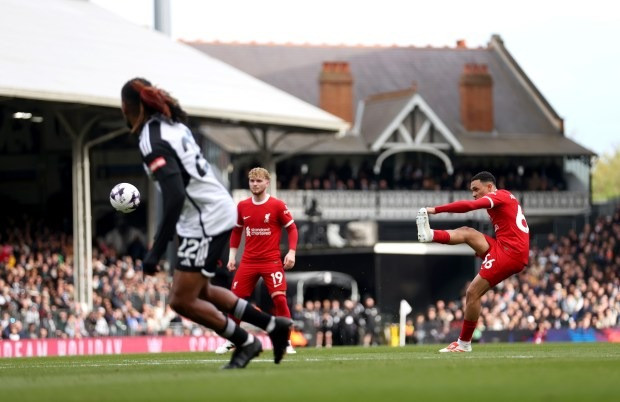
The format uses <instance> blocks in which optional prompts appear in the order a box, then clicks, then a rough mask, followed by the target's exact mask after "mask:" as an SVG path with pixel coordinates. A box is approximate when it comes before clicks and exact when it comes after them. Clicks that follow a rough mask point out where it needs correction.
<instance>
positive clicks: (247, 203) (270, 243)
mask: <svg viewBox="0 0 620 402" xmlns="http://www.w3.org/2000/svg"><path fill="white" fill-rule="evenodd" d="M293 223H294V220H293V216H292V215H291V212H290V211H289V210H288V207H287V206H286V204H285V203H284V202H283V201H282V200H279V199H277V198H275V197H272V196H271V195H267V198H266V199H265V200H264V201H262V202H260V203H257V202H256V201H254V199H253V198H252V197H250V198H248V199H247V200H243V201H241V202H239V204H238V205H237V227H240V228H243V231H244V232H245V249H244V250H243V257H242V260H245V261H246V262H257V261H267V260H268V261H272V260H280V237H281V235H282V227H285V228H287V227H289V226H290V225H292V224H293ZM231 239H232V238H231ZM236 246H238V244H237V245H236ZM231 247H235V245H234V244H232V241H231Z"/></svg>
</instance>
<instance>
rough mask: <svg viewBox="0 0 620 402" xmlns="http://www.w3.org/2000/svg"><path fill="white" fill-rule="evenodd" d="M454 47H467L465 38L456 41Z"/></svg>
mask: <svg viewBox="0 0 620 402" xmlns="http://www.w3.org/2000/svg"><path fill="white" fill-rule="evenodd" d="M456 48H457V49H467V43H466V42H465V39H459V40H457V41H456Z"/></svg>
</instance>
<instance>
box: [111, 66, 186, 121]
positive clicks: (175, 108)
mask: <svg viewBox="0 0 620 402" xmlns="http://www.w3.org/2000/svg"><path fill="white" fill-rule="evenodd" d="M122 97H123V101H124V102H125V103H126V104H127V105H128V106H129V107H130V108H133V110H134V112H133V113H135V114H137V116H138V119H137V124H136V125H135V126H134V127H133V129H132V132H137V131H139V130H140V129H141V128H142V125H143V124H144V123H145V122H146V121H147V120H148V119H149V118H150V116H152V115H153V114H155V113H159V114H161V115H163V116H164V117H166V118H167V119H170V120H172V121H174V122H178V121H180V122H184V121H185V119H186V118H187V114H186V113H185V112H184V111H183V109H181V107H180V106H179V103H178V102H177V100H176V99H174V98H173V97H172V96H170V95H169V94H168V93H167V92H166V91H164V90H162V89H159V88H157V87H154V86H153V85H151V83H150V82H148V81H147V80H145V79H142V78H134V79H133V80H130V81H128V82H127V83H126V84H125V86H124V87H123V90H122Z"/></svg>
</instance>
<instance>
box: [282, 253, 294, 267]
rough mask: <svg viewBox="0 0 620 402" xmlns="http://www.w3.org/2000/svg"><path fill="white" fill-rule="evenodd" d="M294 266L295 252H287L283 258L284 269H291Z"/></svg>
mask: <svg viewBox="0 0 620 402" xmlns="http://www.w3.org/2000/svg"><path fill="white" fill-rule="evenodd" d="M294 266H295V250H289V252H288V253H286V256H285V257H284V269H291V268H293V267H294Z"/></svg>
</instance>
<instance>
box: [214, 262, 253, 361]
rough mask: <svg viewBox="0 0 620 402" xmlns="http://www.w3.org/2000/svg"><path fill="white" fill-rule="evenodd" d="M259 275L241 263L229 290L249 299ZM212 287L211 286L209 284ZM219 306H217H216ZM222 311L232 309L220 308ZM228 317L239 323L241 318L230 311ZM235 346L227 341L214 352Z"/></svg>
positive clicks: (224, 351) (229, 349)
mask: <svg viewBox="0 0 620 402" xmlns="http://www.w3.org/2000/svg"><path fill="white" fill-rule="evenodd" d="M258 278H259V276H258V275H257V274H255V273H253V270H252V269H251V267H249V266H247V265H245V264H243V263H242V264H241V265H240V266H239V268H237V271H236V272H235V276H234V277H233V281H232V286H231V292H232V293H233V294H234V295H235V296H237V297H240V298H242V299H245V300H247V299H249V298H250V296H251V295H252V291H253V290H254V287H255V286H256V282H257V281H258ZM211 288H213V286H211ZM218 307H219V306H218ZM222 311H232V309H222ZM229 317H230V318H231V319H232V320H233V321H235V322H236V323H237V325H239V324H240V323H241V320H240V319H238V318H236V317H235V316H234V315H233V314H232V313H230V314H229ZM234 348H235V344H234V343H232V342H230V341H227V342H224V343H223V344H222V345H220V346H218V347H217V348H216V349H215V353H216V354H224V353H227V352H230V351H232V350H233V349H234Z"/></svg>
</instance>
